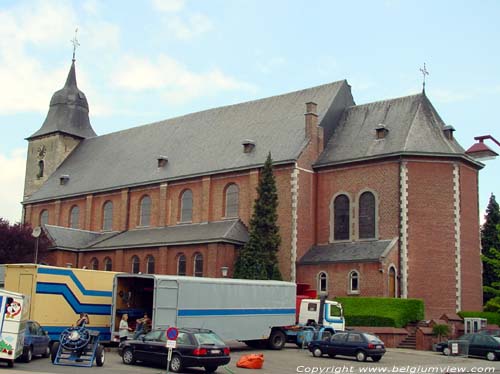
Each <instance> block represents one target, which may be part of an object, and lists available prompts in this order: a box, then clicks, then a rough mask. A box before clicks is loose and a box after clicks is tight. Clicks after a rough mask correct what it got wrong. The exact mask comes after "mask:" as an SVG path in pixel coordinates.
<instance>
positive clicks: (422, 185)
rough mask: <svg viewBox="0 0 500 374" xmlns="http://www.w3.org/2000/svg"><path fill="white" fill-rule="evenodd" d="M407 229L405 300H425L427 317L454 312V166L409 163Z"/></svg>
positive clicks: (447, 164) (420, 162)
mask: <svg viewBox="0 0 500 374" xmlns="http://www.w3.org/2000/svg"><path fill="white" fill-rule="evenodd" d="M408 226H409V227H408V263H409V268H408V297H411V298H421V299H424V301H425V309H426V310H425V312H426V318H438V317H439V316H441V315H442V314H443V313H446V312H454V311H455V292H456V288H455V285H456V279H455V231H454V198H453V163H447V162H437V161H434V162H433V161H429V162H423V161H409V162H408ZM436 289H439V292H436Z"/></svg>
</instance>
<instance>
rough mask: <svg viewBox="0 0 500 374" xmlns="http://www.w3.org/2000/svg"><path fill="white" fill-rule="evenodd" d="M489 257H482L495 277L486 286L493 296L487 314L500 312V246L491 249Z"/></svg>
mask: <svg viewBox="0 0 500 374" xmlns="http://www.w3.org/2000/svg"><path fill="white" fill-rule="evenodd" d="M496 231H497V240H498V242H499V243H500V224H498V225H497V226H496ZM488 253H489V257H486V256H485V255H482V259H483V263H484V264H487V265H488V266H489V268H490V270H491V272H492V274H493V275H494V276H495V278H494V280H493V281H492V282H491V284H490V285H488V286H484V287H483V289H484V292H485V293H487V294H488V295H492V297H490V299H489V300H488V301H487V302H486V304H485V307H484V310H485V311H487V312H497V313H498V312H500V246H498V247H491V248H490V250H489V251H488Z"/></svg>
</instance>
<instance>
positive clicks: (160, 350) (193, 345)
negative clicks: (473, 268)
mask: <svg viewBox="0 0 500 374" xmlns="http://www.w3.org/2000/svg"><path fill="white" fill-rule="evenodd" d="M165 332H166V331H165V329H161V330H155V331H151V332H150V333H148V334H146V335H144V336H142V337H141V338H140V339H138V340H126V341H124V342H123V343H120V347H119V349H118V353H119V354H120V356H121V357H122V360H123V363H125V364H127V365H131V364H134V363H135V362H137V361H141V362H147V363H155V364H160V365H162V366H166V364H167V353H168V350H167V348H166V343H167V338H166V335H165ZM230 360H231V358H230V356H229V347H228V346H227V345H226V344H225V343H224V342H223V341H222V340H221V338H219V337H218V336H217V335H216V334H215V333H214V332H213V331H211V330H207V329H195V328H181V329H179V335H178V337H177V347H176V348H174V349H173V352H172V359H171V361H170V371H172V372H174V373H178V372H180V371H182V370H183V368H186V367H204V368H205V370H206V371H207V372H209V373H211V372H214V371H216V370H217V368H218V367H219V366H221V365H226V364H228V363H229V361H230Z"/></svg>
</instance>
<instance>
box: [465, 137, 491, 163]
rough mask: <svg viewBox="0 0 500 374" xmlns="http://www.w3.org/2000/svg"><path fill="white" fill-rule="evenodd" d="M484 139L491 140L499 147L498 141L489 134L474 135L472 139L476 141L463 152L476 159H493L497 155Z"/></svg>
mask: <svg viewBox="0 0 500 374" xmlns="http://www.w3.org/2000/svg"><path fill="white" fill-rule="evenodd" d="M486 139H489V140H491V141H492V142H494V143H496V145H498V146H499V147H500V142H499V141H498V140H496V139H495V138H494V137H493V136H491V135H482V136H476V137H474V140H477V143H474V144H473V145H472V147H470V148H469V149H468V150H467V151H465V153H466V154H467V155H469V156H471V157H472V158H474V159H476V160H478V161H485V160H493V159H495V158H496V157H497V156H498V153H496V152H495V151H494V150H492V149H491V148H490V147H488V146H487V145H486V144H484V141H485V140H486Z"/></svg>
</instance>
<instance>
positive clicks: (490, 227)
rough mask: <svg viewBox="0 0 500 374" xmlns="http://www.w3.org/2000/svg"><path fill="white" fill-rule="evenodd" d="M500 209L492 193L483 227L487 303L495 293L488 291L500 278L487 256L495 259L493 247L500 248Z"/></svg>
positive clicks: (482, 241) (485, 295) (485, 296)
mask: <svg viewBox="0 0 500 374" xmlns="http://www.w3.org/2000/svg"><path fill="white" fill-rule="evenodd" d="M499 224H500V210H499V207H498V203H497V202H496V200H495V195H493V194H491V196H490V201H489V203H488V207H487V208H486V216H485V222H484V224H483V226H482V228H481V254H482V255H483V300H484V302H485V303H486V302H487V301H488V300H489V299H491V298H492V297H493V296H494V295H493V294H492V293H491V292H489V291H487V289H489V288H491V286H492V284H493V282H497V281H499V280H500V278H499V276H498V274H496V273H495V271H494V269H493V265H491V264H490V263H489V262H488V261H486V260H485V259H486V258H489V259H493V258H494V257H495V256H494V255H493V254H492V253H491V250H490V249H491V248H496V249H498V250H500V239H499V237H498V235H499V233H500V230H499V229H498V225H499Z"/></svg>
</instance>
